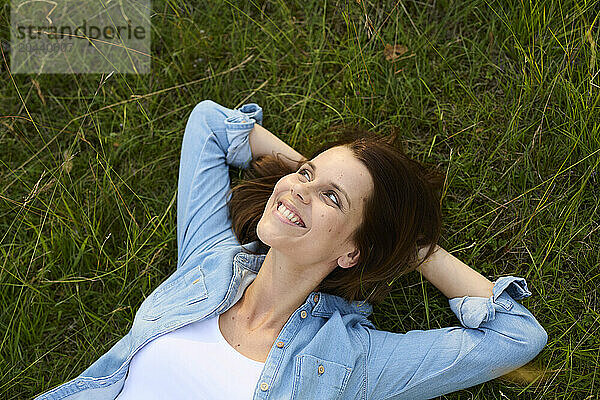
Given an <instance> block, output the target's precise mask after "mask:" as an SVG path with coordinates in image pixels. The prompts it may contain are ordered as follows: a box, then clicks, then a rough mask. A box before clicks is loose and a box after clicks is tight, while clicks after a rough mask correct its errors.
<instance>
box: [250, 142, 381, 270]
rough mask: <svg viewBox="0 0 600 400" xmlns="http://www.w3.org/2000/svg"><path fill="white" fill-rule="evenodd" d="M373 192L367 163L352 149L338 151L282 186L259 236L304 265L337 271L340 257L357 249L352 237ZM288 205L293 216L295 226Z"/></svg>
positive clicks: (286, 178) (277, 187) (309, 165)
mask: <svg viewBox="0 0 600 400" xmlns="http://www.w3.org/2000/svg"><path fill="white" fill-rule="evenodd" d="M372 190H373V181H372V179H371V175H370V174H369V171H368V170H367V168H366V167H365V166H364V164H363V163H362V162H361V161H359V160H357V159H356V158H355V157H354V155H353V153H352V151H351V150H350V149H348V148H347V147H345V146H337V147H333V148H331V149H329V150H326V151H324V152H322V153H321V154H319V155H318V156H317V157H315V158H314V159H313V160H311V161H308V162H306V163H305V164H303V165H302V166H301V167H300V169H299V170H298V171H297V172H295V173H291V174H289V175H286V176H284V177H282V178H281V179H280V180H279V181H278V182H277V184H276V185H275V187H274V189H273V193H272V194H271V197H270V198H269V200H268V201H267V204H266V206H265V210H264V211H263V215H262V217H261V219H260V221H259V223H258V227H257V234H258V237H259V238H260V240H261V241H262V242H263V243H265V244H266V245H268V246H270V247H271V248H272V249H274V250H277V251H278V252H280V253H284V254H285V255H286V256H288V257H290V258H291V259H293V260H297V263H298V264H303V265H309V264H317V263H319V264H322V263H326V264H327V265H329V266H331V267H332V268H335V265H336V264H338V262H337V259H338V258H339V257H340V256H343V255H347V253H352V252H354V250H355V249H356V247H355V244H354V243H352V242H351V236H352V234H353V233H354V232H355V231H356V229H357V228H358V226H359V224H360V223H361V222H362V216H363V207H364V203H365V201H366V200H367V198H368V196H369V194H370V193H371V191H372ZM282 204H283V206H284V207H286V208H287V209H288V210H290V211H293V214H290V215H291V218H292V221H290V220H289V219H288V218H286V216H285V214H288V211H286V210H285V209H284V208H283V207H281V205H282ZM281 212H283V214H282V213H281ZM294 215H295V217H294ZM342 264H343V262H342ZM352 265H353V264H352ZM352 265H340V266H346V267H347V266H352Z"/></svg>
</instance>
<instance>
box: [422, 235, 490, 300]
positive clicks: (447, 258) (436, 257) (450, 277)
mask: <svg viewBox="0 0 600 400" xmlns="http://www.w3.org/2000/svg"><path fill="white" fill-rule="evenodd" d="M427 250H428V247H425V248H422V249H420V250H419V259H422V258H423V257H424V256H425V254H426V253H427ZM417 270H418V271H420V272H421V274H422V275H423V276H424V277H425V279H427V280H428V281H429V282H431V284H432V285H434V286H435V287H436V288H438V289H439V291H440V292H442V293H443V294H445V295H446V297H448V298H450V299H452V298H455V297H463V296H473V297H490V296H491V295H492V288H493V287H494V284H493V283H492V282H490V281H489V280H488V279H486V278H485V277H484V276H483V275H481V274H480V273H479V272H477V271H475V270H474V269H473V268H471V267H469V266H468V265H466V264H465V263H463V262H462V261H460V260H459V259H458V258H456V257H454V256H453V255H452V254H450V253H448V252H447V251H446V250H444V249H443V248H441V247H440V246H437V245H436V249H435V250H434V252H433V254H432V255H431V256H430V257H429V258H428V259H427V260H425V262H424V263H423V264H421V266H419V268H417Z"/></svg>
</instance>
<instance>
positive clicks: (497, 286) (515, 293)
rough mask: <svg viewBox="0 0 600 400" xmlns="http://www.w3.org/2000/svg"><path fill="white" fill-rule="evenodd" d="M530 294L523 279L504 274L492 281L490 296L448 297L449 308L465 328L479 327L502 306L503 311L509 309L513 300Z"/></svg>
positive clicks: (489, 319)
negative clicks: (492, 286)
mask: <svg viewBox="0 0 600 400" xmlns="http://www.w3.org/2000/svg"><path fill="white" fill-rule="evenodd" d="M529 296H531V292H530V291H529V290H528V289H527V282H525V279H523V278H518V277H514V276H504V277H502V278H499V279H498V280H497V281H496V282H495V283H494V288H493V289H492V296H490V297H489V298H485V297H469V296H464V297H457V298H454V299H450V300H449V303H450V308H451V309H452V311H453V312H454V314H456V316H457V317H458V320H459V321H460V323H461V324H462V325H463V326H464V327H466V328H479V326H481V324H483V323H485V322H490V321H492V320H494V318H495V317H496V310H498V307H502V310H503V311H504V312H507V311H510V310H511V309H512V307H513V305H514V301H515V300H522V299H524V298H526V297H529Z"/></svg>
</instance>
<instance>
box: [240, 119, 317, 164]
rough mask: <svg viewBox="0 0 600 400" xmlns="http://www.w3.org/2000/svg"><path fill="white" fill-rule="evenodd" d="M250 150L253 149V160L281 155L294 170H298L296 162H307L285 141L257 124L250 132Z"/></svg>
mask: <svg viewBox="0 0 600 400" xmlns="http://www.w3.org/2000/svg"><path fill="white" fill-rule="evenodd" d="M249 140H250V148H251V149H252V158H254V159H256V158H258V157H260V156H262V155H276V154H277V153H281V155H283V156H284V157H283V158H282V160H283V161H284V162H285V163H286V164H288V165H289V166H290V167H292V169H294V170H295V169H296V166H297V165H296V161H300V160H306V157H304V156H303V155H302V154H300V153H298V152H297V151H296V150H294V149H293V148H292V147H290V146H289V145H288V144H287V143H285V142H284V141H283V140H281V139H279V138H278V137H277V136H275V135H273V134H272V133H271V132H269V131H268V130H267V129H265V128H263V127H262V126H260V125H258V124H255V125H254V128H253V129H252V130H251V131H250V136H249Z"/></svg>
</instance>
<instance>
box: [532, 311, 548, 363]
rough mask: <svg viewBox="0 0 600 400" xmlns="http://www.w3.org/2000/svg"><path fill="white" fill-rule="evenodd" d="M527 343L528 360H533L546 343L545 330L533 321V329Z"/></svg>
mask: <svg viewBox="0 0 600 400" xmlns="http://www.w3.org/2000/svg"><path fill="white" fill-rule="evenodd" d="M530 335H531V336H530V338H529V343H528V346H527V347H528V349H529V355H530V360H533V359H534V358H535V357H536V356H537V355H538V354H540V353H541V351H542V350H543V349H544V347H545V346H546V343H548V333H547V332H546V330H545V329H544V328H543V327H542V326H541V325H540V324H539V322H537V321H535V324H534V327H533V328H532V329H531V334H530Z"/></svg>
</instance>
